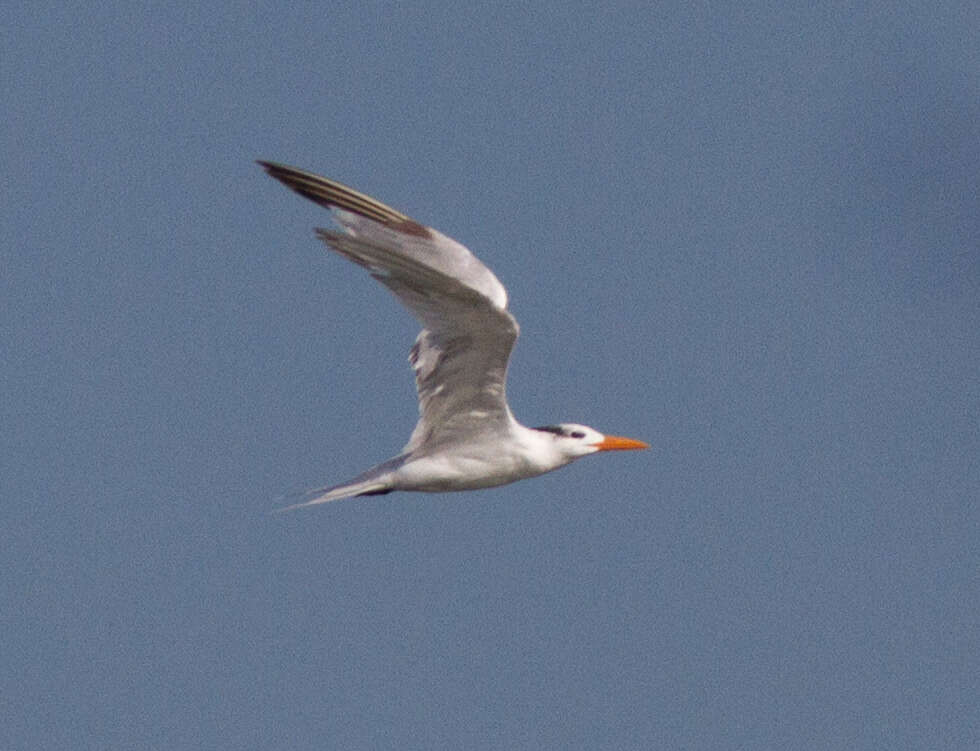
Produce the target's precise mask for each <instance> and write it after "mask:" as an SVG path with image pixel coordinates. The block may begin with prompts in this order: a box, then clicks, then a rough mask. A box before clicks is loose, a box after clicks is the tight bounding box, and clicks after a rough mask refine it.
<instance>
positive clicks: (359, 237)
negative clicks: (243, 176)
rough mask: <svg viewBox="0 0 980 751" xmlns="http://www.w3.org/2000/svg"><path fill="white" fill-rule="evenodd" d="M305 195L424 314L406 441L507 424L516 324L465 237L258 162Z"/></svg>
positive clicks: (351, 250) (328, 238)
mask: <svg viewBox="0 0 980 751" xmlns="http://www.w3.org/2000/svg"><path fill="white" fill-rule="evenodd" d="M259 164H261V165H262V166H263V167H264V168H265V169H266V171H267V172H268V173H269V174H270V175H271V176H272V177H275V178H276V179H277V180H280V181H281V182H283V183H285V184H286V185H287V186H289V187H290V188H292V189H293V190H295V191H296V192H297V193H299V194H300V195H302V196H304V197H306V198H309V199H310V200H312V201H315V202H316V203H319V204H321V205H323V206H327V207H329V208H331V209H332V210H333V213H334V218H335V219H336V221H337V223H338V224H339V225H340V226H341V228H342V230H343V231H341V232H334V231H329V230H324V229H318V230H317V235H318V236H319V237H320V238H321V239H322V240H323V241H324V242H326V243H327V245H328V246H330V247H331V248H332V249H333V250H335V251H336V252H338V253H340V254H341V255H342V256H344V257H345V258H348V259H350V260H351V261H353V262H354V263H357V264H359V265H361V266H363V267H365V268H366V269H368V271H370V272H371V276H373V277H374V278H375V279H377V280H378V281H380V282H381V283H382V284H384V285H385V286H386V287H387V288H388V289H389V290H391V291H392V292H393V293H394V294H395V296H396V297H397V298H398V299H399V300H400V301H401V302H402V304H403V305H405V307H407V308H408V309H409V310H410V311H411V312H412V314H413V315H414V316H415V317H416V318H417V319H418V320H419V321H420V322H421V323H422V326H423V329H422V331H421V332H420V333H419V335H418V338H417V339H416V340H415V345H414V346H413V347H412V351H411V354H410V356H409V360H410V362H411V364H412V367H413V369H414V370H415V383H416V387H417V389H418V397H419V421H418V424H416V426H415V430H414V431H413V433H412V436H411V438H410V439H409V442H408V444H407V445H406V446H405V449H404V451H406V452H409V451H414V450H416V449H418V448H419V447H420V446H422V445H423V444H425V445H426V446H427V447H431V446H432V445H434V444H442V443H443V442H454V441H458V440H460V439H462V438H465V437H466V436H468V435H472V434H474V433H477V432H483V431H484V430H494V429H497V427H498V426H499V428H500V429H503V428H504V427H505V426H506V425H508V424H509V423H510V422H511V421H513V416H512V415H511V413H510V409H509V407H508V406H507V397H506V387H505V384H506V377H507V362H508V360H509V359H510V352H511V349H512V348H513V346H514V341H515V340H516V339H517V334H518V326H517V321H516V320H515V319H514V317H513V316H512V315H511V314H510V313H509V312H507V292H506V290H505V289H504V287H503V285H502V284H501V283H500V281H499V280H498V279H497V277H495V276H494V275H493V272H492V271H490V269H488V268H487V267H486V266H484V265H483V264H482V263H481V262H480V260H479V259H478V258H477V257H476V256H474V255H473V254H472V253H471V252H470V251H469V250H468V249H467V248H466V247H465V246H463V245H461V244H460V243H458V242H456V241H455V240H453V239H451V238H449V237H446V236H445V235H443V234H441V233H440V232H437V231H436V230H434V229H431V228H429V227H425V226H423V225H421V224H419V223H418V222H415V221H414V220H412V219H410V218H409V217H407V216H405V215H404V214H401V213H400V212H397V211H395V210H394V209H392V208H390V207H388V206H385V205H384V204H382V203H380V202H378V201H375V200H374V199H373V198H370V197H368V196H365V195H364V194H362V193H358V192H357V191H354V190H352V189H350V188H348V187H346V186H344V185H341V184H340V183H336V182H334V181H332V180H327V179H326V178H323V177H320V176H318V175H314V174H312V173H310V172H304V171H302V170H298V169H294V168H293V167H287V166H285V165H280V164H273V163H270V162H259Z"/></svg>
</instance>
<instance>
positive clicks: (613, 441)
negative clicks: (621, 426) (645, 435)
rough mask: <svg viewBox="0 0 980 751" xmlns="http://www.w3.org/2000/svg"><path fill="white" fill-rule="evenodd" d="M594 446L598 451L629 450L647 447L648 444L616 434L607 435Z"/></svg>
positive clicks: (648, 446)
mask: <svg viewBox="0 0 980 751" xmlns="http://www.w3.org/2000/svg"><path fill="white" fill-rule="evenodd" d="M596 448H597V449H599V451H629V450H630V449H648V448H650V444H649V443H644V442H643V441H636V440H633V439H632V438H623V437H622V436H618V435H607V436H606V437H605V438H603V439H602V441H601V442H600V443H598V444H597V445H596Z"/></svg>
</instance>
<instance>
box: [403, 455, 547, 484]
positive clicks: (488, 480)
mask: <svg viewBox="0 0 980 751" xmlns="http://www.w3.org/2000/svg"><path fill="white" fill-rule="evenodd" d="M548 469H550V467H548V468H543V467H542V468H539V467H536V466H534V465H532V464H530V463H528V462H527V460H526V459H525V458H524V457H521V456H515V455H508V454H506V453H498V454H496V455H494V456H479V455H466V454H455V453H454V454H451V455H446V454H436V455H434V456H427V457H421V458H419V459H415V460H412V461H409V462H407V463H406V464H403V465H402V466H401V467H399V468H398V469H397V470H396V472H395V477H394V481H395V486H396V487H397V488H398V489H399V490H421V491H425V492H428V493H439V492H445V491H450V490H476V489H477V488H492V487H495V486H497V485H506V484H507V483H509V482H515V481H516V480H523V479H524V478H525V477H534V476H535V475H539V474H541V473H542V472H547V471H548Z"/></svg>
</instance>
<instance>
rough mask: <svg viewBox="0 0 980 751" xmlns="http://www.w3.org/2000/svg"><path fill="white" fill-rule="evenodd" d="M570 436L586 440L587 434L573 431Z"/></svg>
mask: <svg viewBox="0 0 980 751" xmlns="http://www.w3.org/2000/svg"><path fill="white" fill-rule="evenodd" d="M570 435H571V436H572V438H585V433H583V432H582V431H581V430H573V431H572V432H571V433H570Z"/></svg>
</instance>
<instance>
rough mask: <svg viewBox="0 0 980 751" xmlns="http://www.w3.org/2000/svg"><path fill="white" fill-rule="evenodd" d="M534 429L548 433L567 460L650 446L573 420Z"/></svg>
mask: <svg viewBox="0 0 980 751" xmlns="http://www.w3.org/2000/svg"><path fill="white" fill-rule="evenodd" d="M535 430H540V431H542V432H544V433H550V434H551V435H552V440H553V441H554V447H555V449H556V450H557V451H558V452H559V453H560V454H562V455H563V456H565V457H567V460H568V461H571V460H572V459H578V458H580V457H582V456H587V455H588V454H594V453H596V452H597V451H628V450H630V449H646V448H650V445H649V444H647V443H644V442H643V441H637V440H634V439H633V438H623V437H622V436H618V435H606V434H604V433H600V432H599V431H598V430H595V429H594V428H590V427H589V426H588V425H578V424H576V423H573V422H563V423H560V424H558V425H544V426H542V427H540V428H535Z"/></svg>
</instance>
